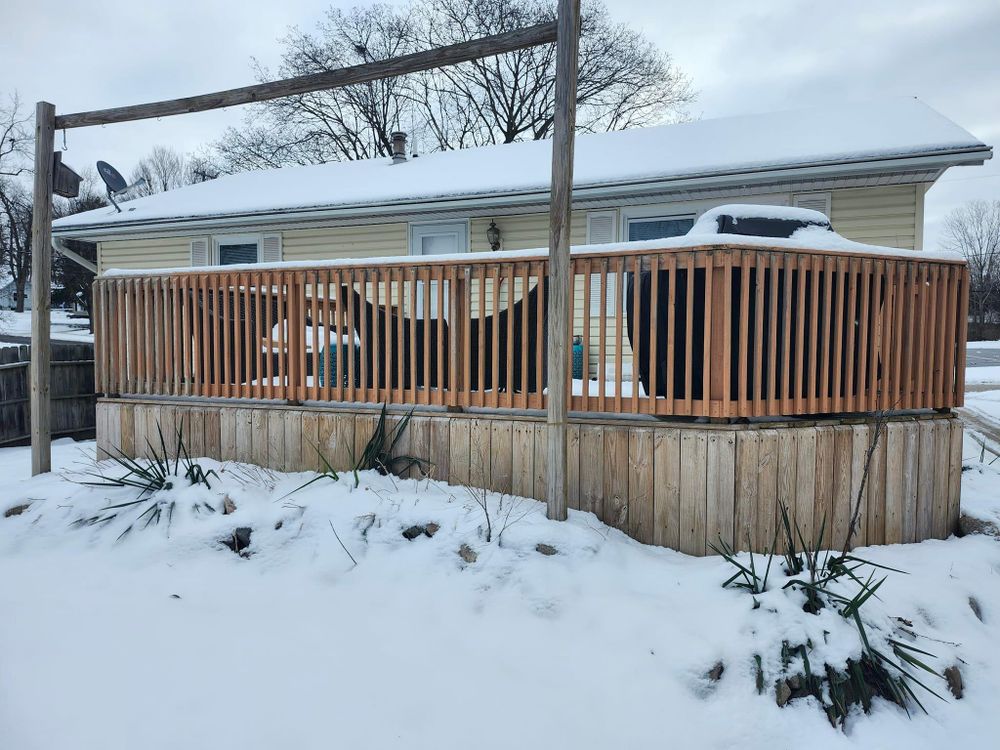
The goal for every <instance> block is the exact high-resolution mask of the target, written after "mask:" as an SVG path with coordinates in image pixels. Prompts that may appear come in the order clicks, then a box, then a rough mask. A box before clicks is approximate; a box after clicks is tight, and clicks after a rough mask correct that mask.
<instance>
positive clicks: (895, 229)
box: [830, 185, 924, 250]
mask: <svg viewBox="0 0 1000 750" xmlns="http://www.w3.org/2000/svg"><path fill="white" fill-rule="evenodd" d="M923 200H924V190H923V186H922V185H898V186H892V187H878V188H859V189H856V190H834V191H833V196H832V200H831V210H830V214H831V216H830V221H831V222H832V223H833V228H834V229H835V230H836V231H837V232H838V233H839V234H841V235H843V236H844V237H847V238H848V239H850V240H855V241H856V242H865V243H868V244H870V245H886V246H888V247H898V248H903V249H907V250H919V249H920V246H919V245H920V243H919V241H918V238H920V237H921V235H922V234H923V232H922V231H921V230H922V227H920V226H919V225H918V222H919V221H920V217H922V214H923V211H922V210H921V208H922V203H923Z"/></svg>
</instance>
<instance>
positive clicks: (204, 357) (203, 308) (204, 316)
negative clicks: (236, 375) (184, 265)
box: [198, 273, 217, 396]
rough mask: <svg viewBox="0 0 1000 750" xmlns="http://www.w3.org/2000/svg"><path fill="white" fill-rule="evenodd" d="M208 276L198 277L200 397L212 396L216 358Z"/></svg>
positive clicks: (201, 275)
mask: <svg viewBox="0 0 1000 750" xmlns="http://www.w3.org/2000/svg"><path fill="white" fill-rule="evenodd" d="M208 283H209V279H208V274H206V273H202V274H200V275H199V276H198V288H199V289H200V291H201V305H200V306H199V308H198V315H199V322H200V324H201V347H200V349H199V350H198V351H199V353H200V354H201V382H200V384H199V385H200V390H199V392H198V395H199V396H211V395H212V364H213V360H215V359H217V357H216V356H215V352H214V349H215V345H216V343H217V342H216V341H215V339H214V338H213V337H212V335H211V334H212V329H211V325H212V317H211V314H210V310H211V302H210V299H209V288H208Z"/></svg>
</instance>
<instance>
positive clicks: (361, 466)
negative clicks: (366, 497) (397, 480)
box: [354, 404, 430, 487]
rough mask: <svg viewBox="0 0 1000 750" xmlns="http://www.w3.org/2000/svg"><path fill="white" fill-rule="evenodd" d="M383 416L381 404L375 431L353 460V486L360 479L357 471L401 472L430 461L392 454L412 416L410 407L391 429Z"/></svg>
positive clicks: (383, 409)
mask: <svg viewBox="0 0 1000 750" xmlns="http://www.w3.org/2000/svg"><path fill="white" fill-rule="evenodd" d="M385 417H386V405H385V404H382V412H381V414H379V418H378V422H377V423H376V424H375V431H374V432H373V433H372V435H371V437H370V438H368V442H367V443H365V448H364V450H363V451H362V452H361V456H360V457H357V458H355V460H354V486H355V487H357V486H358V484H360V481H361V480H360V478H359V477H358V472H359V471H367V470H372V469H373V470H375V471H377V472H378V473H379V474H401V473H402V472H404V471H406V470H407V469H409V468H410V467H412V466H416V467H418V468H419V467H421V466H424V465H426V466H430V461H428V460H427V459H424V458H417V457H416V456H408V455H404V456H394V455H392V452H393V450H394V449H395V448H396V445H397V444H398V443H399V440H400V438H401V437H402V436H403V431H404V430H405V429H406V426H407V425H408V424H409V423H410V418H411V417H413V410H412V409H411V410H410V413H409V414H407V415H405V416H404V417H403V418H402V419H400V420H399V422H398V423H397V424H396V426H395V427H393V428H392V429H389V428H387V427H386V423H385V421H386V420H385Z"/></svg>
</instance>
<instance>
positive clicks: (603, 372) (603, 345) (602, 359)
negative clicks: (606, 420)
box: [597, 258, 608, 411]
mask: <svg viewBox="0 0 1000 750" xmlns="http://www.w3.org/2000/svg"><path fill="white" fill-rule="evenodd" d="M600 308H601V311H600V315H599V316H598V322H599V324H600V325H599V328H598V331H599V334H598V335H599V336H600V338H599V339H598V356H597V383H598V388H599V389H600V390H599V391H598V393H597V401H598V404H597V408H598V410H600V411H605V410H606V405H607V400H606V399H607V391H608V384H607V382H606V381H607V379H608V377H607V372H608V360H607V357H608V259H607V258H601V297H600Z"/></svg>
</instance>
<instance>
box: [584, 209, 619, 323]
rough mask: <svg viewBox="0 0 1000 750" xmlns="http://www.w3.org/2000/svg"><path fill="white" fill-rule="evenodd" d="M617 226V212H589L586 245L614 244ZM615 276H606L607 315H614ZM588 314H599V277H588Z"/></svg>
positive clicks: (611, 274) (610, 274)
mask: <svg viewBox="0 0 1000 750" xmlns="http://www.w3.org/2000/svg"><path fill="white" fill-rule="evenodd" d="M617 224H618V212H617V211H590V212H588V213H587V244H588V245H603V244H606V243H608V242H614V241H615V240H616V239H617V237H618V233H617V232H616V231H615V230H616V229H617ZM616 283H617V282H616V281H615V274H613V273H609V274H608V285H607V292H608V300H607V301H606V302H605V304H606V306H607V311H608V313H609V314H611V315H614V313H615V304H614V297H613V295H614V292H615V284H616ZM590 314H591V316H598V315H600V314H601V277H600V276H596V275H595V276H591V277H590Z"/></svg>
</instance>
